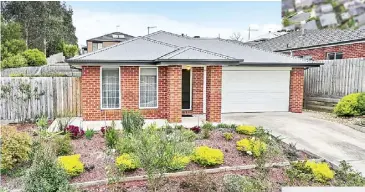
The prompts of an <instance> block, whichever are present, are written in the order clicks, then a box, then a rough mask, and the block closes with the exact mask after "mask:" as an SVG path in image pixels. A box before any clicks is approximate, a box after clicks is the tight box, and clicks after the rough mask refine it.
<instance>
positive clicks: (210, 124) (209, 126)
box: [202, 122, 215, 131]
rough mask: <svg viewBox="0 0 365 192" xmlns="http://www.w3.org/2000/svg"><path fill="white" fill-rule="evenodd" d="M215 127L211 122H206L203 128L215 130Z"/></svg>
mask: <svg viewBox="0 0 365 192" xmlns="http://www.w3.org/2000/svg"><path fill="white" fill-rule="evenodd" d="M214 128H215V127H214V125H213V124H212V123H211V122H205V123H204V124H203V126H202V129H208V130H210V131H211V130H213V129H214Z"/></svg>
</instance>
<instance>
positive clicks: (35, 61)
mask: <svg viewBox="0 0 365 192" xmlns="http://www.w3.org/2000/svg"><path fill="white" fill-rule="evenodd" d="M23 56H24V57H25V59H27V64H28V65H29V66H40V65H45V64H47V60H46V55H45V54H44V53H42V51H39V50H38V49H28V50H26V51H24V53H23Z"/></svg>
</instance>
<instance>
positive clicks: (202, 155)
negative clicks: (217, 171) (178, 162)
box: [192, 146, 224, 166]
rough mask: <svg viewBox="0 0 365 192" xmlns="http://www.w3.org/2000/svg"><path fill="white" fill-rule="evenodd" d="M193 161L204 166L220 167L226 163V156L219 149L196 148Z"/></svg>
mask: <svg viewBox="0 0 365 192" xmlns="http://www.w3.org/2000/svg"><path fill="white" fill-rule="evenodd" d="M192 160H193V161H194V162H196V163H198V164H200V165H202V166H213V165H220V164H223V162H224V154H223V153H222V151H221V150H219V149H213V148H210V147H208V146H201V147H197V148H195V150H194V154H193V159H192Z"/></svg>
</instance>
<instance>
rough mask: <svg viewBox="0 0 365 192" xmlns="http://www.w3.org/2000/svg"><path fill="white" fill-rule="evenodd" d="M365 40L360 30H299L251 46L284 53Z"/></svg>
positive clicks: (363, 32) (362, 30)
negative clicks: (285, 51)
mask: <svg viewBox="0 0 365 192" xmlns="http://www.w3.org/2000/svg"><path fill="white" fill-rule="evenodd" d="M364 40H365V29H358V30H339V29H322V30H304V32H302V31H301V30H299V31H293V32H290V33H287V34H285V35H282V36H279V37H275V38H272V39H269V40H267V41H263V42H261V43H258V44H253V45H251V46H252V47H255V48H259V49H264V50H267V51H284V50H293V49H302V48H310V47H318V46H325V45H334V44H341V43H349V42H357V41H364ZM247 45H250V44H247Z"/></svg>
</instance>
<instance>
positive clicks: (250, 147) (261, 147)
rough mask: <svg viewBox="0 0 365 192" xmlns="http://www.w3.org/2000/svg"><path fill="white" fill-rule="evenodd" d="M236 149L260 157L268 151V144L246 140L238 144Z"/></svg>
mask: <svg viewBox="0 0 365 192" xmlns="http://www.w3.org/2000/svg"><path fill="white" fill-rule="evenodd" d="M236 148H237V150H239V151H244V152H246V153H247V154H249V155H253V156H254V157H259V156H261V155H262V154H263V153H264V152H265V151H266V143H264V142H263V141H260V140H259V139H255V138H251V139H247V138H245V139H241V140H239V141H237V142H236Z"/></svg>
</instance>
